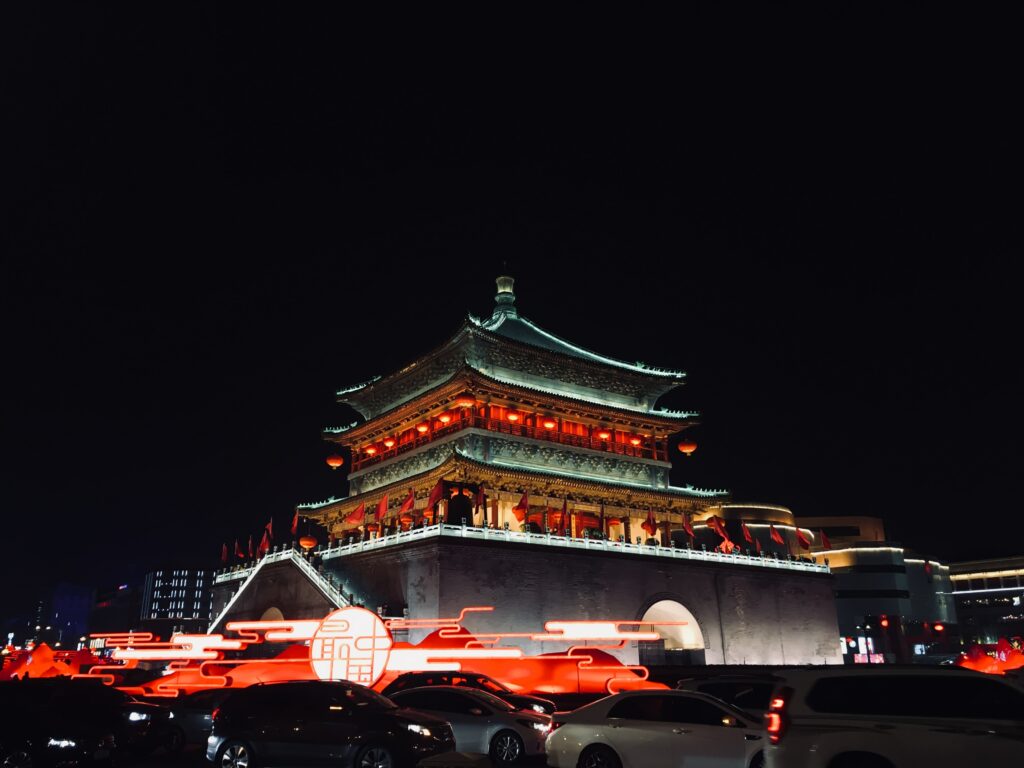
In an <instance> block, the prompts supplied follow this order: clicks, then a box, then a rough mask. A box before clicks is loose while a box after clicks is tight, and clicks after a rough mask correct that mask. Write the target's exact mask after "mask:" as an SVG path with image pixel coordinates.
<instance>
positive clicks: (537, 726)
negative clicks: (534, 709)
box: [516, 720, 551, 733]
mask: <svg viewBox="0 0 1024 768" xmlns="http://www.w3.org/2000/svg"><path fill="white" fill-rule="evenodd" d="M516 722H517V723H519V724H520V725H525V726H526V727H527V728H533V730H535V731H540V732H541V733H547V732H548V731H550V730H551V723H538V722H537V721H536V720H516Z"/></svg>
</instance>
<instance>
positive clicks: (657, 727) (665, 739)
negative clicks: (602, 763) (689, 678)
mask: <svg viewBox="0 0 1024 768" xmlns="http://www.w3.org/2000/svg"><path fill="white" fill-rule="evenodd" d="M667 698H668V697H667V696H666V695H664V694H651V693H636V694H627V695H624V696H623V697H622V698H621V699H619V700H618V701H617V702H615V703H614V704H613V705H612V706H611V708H610V709H609V710H608V716H607V718H606V721H605V728H604V731H605V734H606V736H607V739H608V742H609V744H611V746H612V748H614V749H615V751H616V752H617V753H618V755H619V757H620V758H621V759H622V763H623V766H624V767H625V768H678V766H679V765H680V763H679V757H678V755H679V747H680V734H681V731H682V728H681V726H679V725H676V724H674V723H671V722H669V721H668V720H667V719H666V711H667V708H668V704H667V701H666V700H667Z"/></svg>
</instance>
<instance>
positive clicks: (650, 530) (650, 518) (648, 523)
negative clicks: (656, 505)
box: [640, 509, 658, 536]
mask: <svg viewBox="0 0 1024 768" xmlns="http://www.w3.org/2000/svg"><path fill="white" fill-rule="evenodd" d="M640 527H641V528H643V529H644V530H645V531H647V535H648V536H654V534H655V533H656V532H657V530H658V521H657V520H655V519H654V510H653V509H648V510H647V519H646V520H644V521H643V522H642V523H640Z"/></svg>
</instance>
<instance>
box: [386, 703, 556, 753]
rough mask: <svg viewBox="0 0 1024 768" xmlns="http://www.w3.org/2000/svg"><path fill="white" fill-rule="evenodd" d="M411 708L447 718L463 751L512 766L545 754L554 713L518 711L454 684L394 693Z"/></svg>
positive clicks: (458, 746)
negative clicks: (521, 760)
mask: <svg viewBox="0 0 1024 768" xmlns="http://www.w3.org/2000/svg"><path fill="white" fill-rule="evenodd" d="M391 700H392V701H393V702H395V703H396V704H398V705H399V706H402V707H411V708H412V709H418V710H420V711H421V712H427V713H429V714H431V715H434V716H436V717H439V718H442V719H444V720H447V721H448V723H449V724H450V725H451V727H452V731H453V732H454V733H455V748H456V749H457V750H459V751H460V752H484V753H486V754H488V755H490V757H491V760H492V761H493V762H494V763H496V764H498V765H511V764H512V763H515V762H518V761H519V760H520V759H521V758H522V757H523V756H524V755H539V754H543V753H544V739H545V737H546V736H547V735H548V731H550V730H551V716H550V715H542V714H540V713H537V712H531V711H529V710H519V709H516V708H515V707H514V706H512V705H511V704H509V703H508V702H506V701H505V700H504V699H499V698H498V697H497V696H493V695H492V694H490V693H487V692H486V691H478V690H476V689H475V688H463V687H460V686H454V685H432V686H428V687H425V688H411V689H409V690H407V691H399V692H398V693H394V694H392V695H391Z"/></svg>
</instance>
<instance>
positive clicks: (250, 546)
mask: <svg viewBox="0 0 1024 768" xmlns="http://www.w3.org/2000/svg"><path fill="white" fill-rule="evenodd" d="M249 557H256V552H255V551H254V550H253V547H252V534H251V533H250V534H249Z"/></svg>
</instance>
